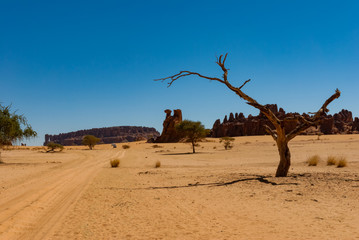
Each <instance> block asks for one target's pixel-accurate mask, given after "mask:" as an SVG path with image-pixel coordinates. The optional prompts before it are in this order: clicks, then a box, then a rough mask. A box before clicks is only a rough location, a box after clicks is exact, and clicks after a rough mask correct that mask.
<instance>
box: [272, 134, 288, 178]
mask: <svg viewBox="0 0 359 240" xmlns="http://www.w3.org/2000/svg"><path fill="white" fill-rule="evenodd" d="M277 147H278V152H279V156H280V160H279V165H278V168H277V172H276V174H275V176H276V177H286V176H287V174H288V171H289V167H290V151H289V147H288V141H286V140H284V141H277Z"/></svg>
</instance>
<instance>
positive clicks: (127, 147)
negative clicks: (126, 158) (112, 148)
mask: <svg viewBox="0 0 359 240" xmlns="http://www.w3.org/2000/svg"><path fill="white" fill-rule="evenodd" d="M122 148H123V149H129V148H130V145H127V144H125V145H122Z"/></svg>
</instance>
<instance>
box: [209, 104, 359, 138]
mask: <svg viewBox="0 0 359 240" xmlns="http://www.w3.org/2000/svg"><path fill="white" fill-rule="evenodd" d="M267 106H268V107H269V108H270V109H271V111H272V112H273V113H274V114H275V115H276V116H277V117H278V118H279V119H283V118H285V117H290V116H293V115H294V114H297V113H286V112H285V111H284V110H283V109H282V108H280V109H279V110H278V107H277V105H276V104H271V105H267ZM303 116H305V114H303ZM297 124H298V122H297V121H296V120H291V121H285V122H284V125H285V129H286V132H289V131H291V130H292V129H294V128H295V127H296V126H297ZM264 125H268V126H270V127H272V128H273V125H272V124H271V122H270V121H269V120H268V119H267V118H266V117H265V116H264V115H263V114H262V113H260V114H259V115H258V116H252V115H249V116H248V117H247V118H246V117H245V116H244V115H243V113H239V114H238V113H236V114H233V113H230V114H229V117H228V118H227V116H225V117H224V119H223V122H222V123H221V120H220V119H218V120H216V121H215V123H214V124H213V128H212V137H224V136H230V137H234V136H252V135H265V134H267V133H266V131H265V129H264ZM358 131H359V119H358V118H355V119H354V120H353V116H352V113H351V112H350V111H348V110H344V109H343V110H342V111H340V112H339V113H336V114H334V115H333V116H332V115H327V116H325V118H323V120H322V122H321V123H320V125H319V126H318V127H311V128H309V129H307V130H306V131H305V132H304V133H303V134H340V133H342V134H349V133H358Z"/></svg>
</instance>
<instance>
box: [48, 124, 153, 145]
mask: <svg viewBox="0 0 359 240" xmlns="http://www.w3.org/2000/svg"><path fill="white" fill-rule="evenodd" d="M85 135H94V136H95V137H98V138H100V139H101V142H100V143H121V142H133V141H138V140H146V139H149V138H151V137H157V136H159V132H157V130H156V129H155V128H148V127H133V126H119V127H107V128H92V129H88V130H80V131H76V132H69V133H60V134H58V135H49V134H46V135H45V142H44V145H47V144H48V143H49V142H55V143H59V144H62V145H65V146H73V145H82V139H83V137H84V136H85Z"/></svg>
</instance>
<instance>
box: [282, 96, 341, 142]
mask: <svg viewBox="0 0 359 240" xmlns="http://www.w3.org/2000/svg"><path fill="white" fill-rule="evenodd" d="M339 97H340V91H339V90H338V89H336V90H335V93H334V94H333V95H332V96H330V97H329V98H328V99H327V100H326V101H325V102H324V104H323V106H322V107H321V108H320V109H319V110H318V111H317V112H316V113H315V114H314V116H313V117H311V118H310V119H308V120H306V119H304V117H302V123H301V124H300V125H299V126H297V127H296V128H295V129H293V130H292V131H291V132H290V133H288V134H287V136H286V137H287V139H288V141H290V140H292V139H293V138H294V137H295V136H297V135H298V134H300V133H302V132H303V131H305V130H306V129H307V128H309V127H311V126H316V125H318V124H319V122H320V120H321V118H322V116H323V115H325V114H326V113H327V112H328V111H329V110H328V109H327V106H328V105H329V104H330V103H331V102H332V101H334V100H335V99H337V98H339Z"/></svg>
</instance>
